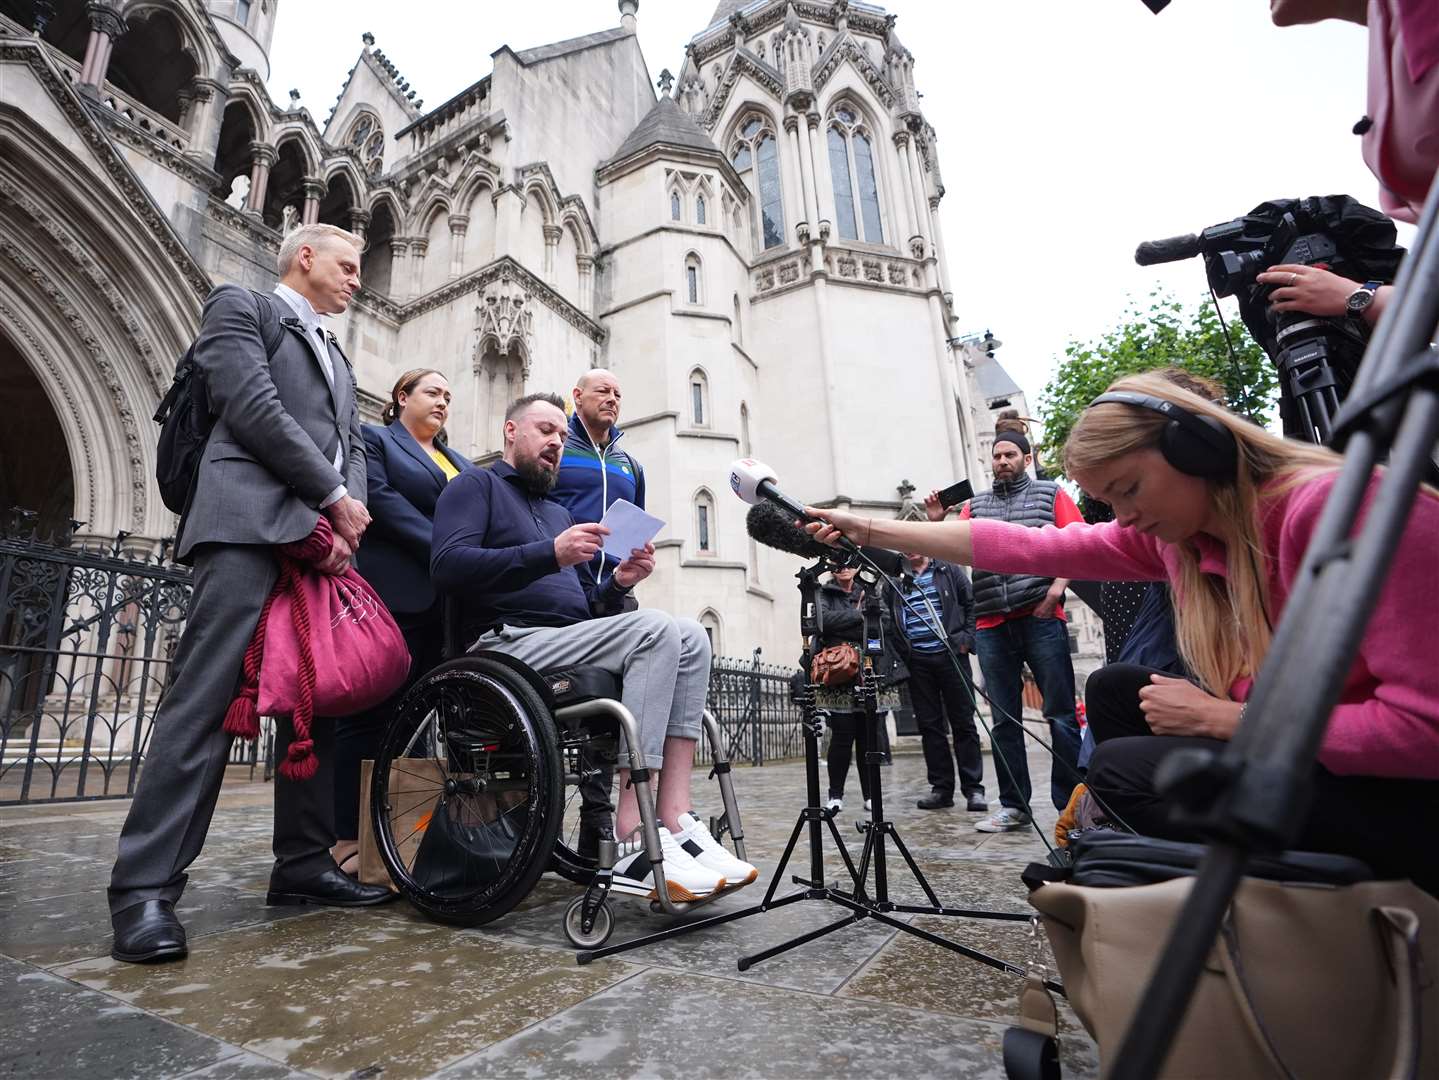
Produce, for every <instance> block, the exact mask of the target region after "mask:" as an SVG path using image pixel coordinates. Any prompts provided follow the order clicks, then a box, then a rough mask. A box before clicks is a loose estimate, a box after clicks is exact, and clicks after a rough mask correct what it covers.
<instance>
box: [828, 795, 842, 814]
mask: <svg viewBox="0 0 1439 1080" xmlns="http://www.w3.org/2000/svg"><path fill="white" fill-rule="evenodd" d="M824 808H825V809H826V810H828V811H829V812H830V813H832V814H838V813H839V812H840V811H841V810H843V809H844V800H843V799H837V798H835V797H834V796H833V795H831V796H830V797H829V798H828V799H826V800H825V801H824Z"/></svg>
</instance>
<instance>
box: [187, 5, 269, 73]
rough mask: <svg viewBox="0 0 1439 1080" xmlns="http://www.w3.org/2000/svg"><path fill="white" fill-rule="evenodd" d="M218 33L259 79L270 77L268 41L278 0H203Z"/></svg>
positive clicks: (241, 64) (242, 63)
mask: <svg viewBox="0 0 1439 1080" xmlns="http://www.w3.org/2000/svg"><path fill="white" fill-rule="evenodd" d="M205 6H206V7H207V8H208V9H209V11H210V15H211V16H212V17H213V18H214V20H215V26H216V27H217V28H218V29H219V31H220V37H222V38H223V39H224V41H225V44H226V45H227V46H229V48H230V51H231V52H232V53H234V54H235V56H236V57H238V58H239V61H240V66H241V67H243V68H251V69H252V70H254V71H255V72H256V73H257V74H258V75H259V76H260V78H261V80H263V81H268V80H269V78H270V42H271V41H273V40H274V38H275V16H276V13H277V12H278V10H279V7H280V0H269V2H268V3H261V0H206V3H205Z"/></svg>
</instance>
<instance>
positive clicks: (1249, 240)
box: [1134, 195, 1404, 443]
mask: <svg viewBox="0 0 1439 1080" xmlns="http://www.w3.org/2000/svg"><path fill="white" fill-rule="evenodd" d="M1394 239H1395V231H1394V223H1393V222H1392V221H1390V220H1389V218H1387V217H1385V216H1384V215H1383V214H1381V213H1380V212H1379V211H1377V210H1372V209H1370V208H1369V207H1367V206H1364V205H1363V204H1361V203H1359V202H1356V201H1355V200H1354V199H1352V198H1350V197H1349V196H1347V195H1323V196H1312V197H1310V198H1307V199H1277V200H1275V201H1273V202H1266V203H1261V204H1260V205H1259V206H1256V207H1255V208H1254V209H1253V210H1251V211H1250V212H1249V213H1248V214H1246V215H1244V216H1243V217H1239V218H1235V219H1234V220H1233V221H1226V222H1224V223H1223V224H1220V225H1213V226H1210V227H1209V228H1207V229H1205V230H1204V231H1202V232H1201V233H1199V235H1197V236H1195V235H1193V234H1190V235H1188V236H1175V237H1171V238H1169V239H1167V240H1150V241H1146V242H1145V243H1142V244H1140V245H1139V247H1138V248H1137V249H1136V250H1135V252H1134V261H1135V262H1137V263H1138V264H1139V265H1140V266H1152V265H1154V264H1156V263H1164V262H1176V261H1178V260H1180V259H1189V258H1193V257H1194V256H1196V255H1202V256H1203V257H1204V269H1205V272H1206V274H1207V275H1208V278H1209V287H1210V288H1211V289H1212V290H1213V291H1214V293H1215V295H1216V296H1234V297H1237V298H1238V300H1239V314H1240V316H1241V317H1242V318H1243V319H1244V325H1245V326H1247V327H1248V328H1249V332H1250V333H1251V334H1252V335H1254V340H1255V341H1257V342H1259V344H1260V346H1261V347H1262V348H1263V349H1264V351H1265V352H1266V353H1267V354H1268V355H1269V358H1270V360H1272V361H1273V362H1274V366H1275V367H1276V368H1278V370H1279V375H1280V396H1279V414H1280V418H1281V419H1282V420H1283V423H1284V433H1285V434H1286V435H1288V436H1291V437H1293V438H1302V439H1307V440H1309V441H1310V442H1319V443H1322V442H1326V441H1328V438H1329V434H1330V430H1331V425H1332V421H1333V418H1334V414H1335V413H1336V412H1337V411H1338V409H1339V403H1340V402H1341V401H1343V400H1344V398H1345V397H1346V396H1347V395H1348V393H1349V388H1350V387H1351V386H1352V385H1353V383H1354V374H1355V372H1356V371H1358V369H1359V361H1360V360H1361V359H1362V358H1363V356H1364V349H1365V347H1366V346H1367V345H1368V343H1369V328H1368V325H1367V324H1366V323H1365V322H1364V321H1363V319H1362V318H1358V317H1355V316H1316V315H1310V314H1307V313H1305V312H1302V311H1281V312H1276V311H1273V310H1271V309H1270V307H1269V298H1270V295H1271V294H1272V293H1273V291H1274V290H1273V287H1272V286H1269V285H1261V284H1259V283H1258V282H1257V281H1256V280H1255V278H1256V277H1257V276H1258V275H1259V274H1260V273H1261V272H1263V271H1264V270H1267V269H1268V268H1269V267H1271V266H1277V265H1280V264H1282V263H1292V264H1296V265H1300V266H1317V267H1320V268H1322V269H1325V270H1330V271H1333V272H1334V273H1336V274H1340V275H1342V276H1344V277H1348V278H1352V279H1354V280H1356V281H1383V282H1391V281H1393V280H1394V275H1395V273H1396V272H1397V271H1398V268H1399V262H1400V260H1401V259H1402V258H1403V257H1404V249H1403V248H1401V247H1398V246H1397V245H1396V244H1395V243H1394Z"/></svg>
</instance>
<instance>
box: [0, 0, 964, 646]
mask: <svg viewBox="0 0 1439 1080" xmlns="http://www.w3.org/2000/svg"><path fill="white" fill-rule="evenodd" d="M278 8H279V0H208V2H202V0H90V2H88V3H87V2H84V0H0V391H3V398H4V402H5V410H4V415H5V423H4V424H3V425H0V506H3V507H9V506H12V505H23V506H27V507H30V508H32V509H35V510H38V511H40V513H41V515H42V517H44V518H46V519H49V520H60V521H63V520H64V519H66V518H71V517H73V518H75V519H78V520H79V521H82V522H84V523H85V524H84V525H83V526H82V528H81V532H80V534H79V537H80V540H81V541H82V542H83V541H84V540H85V538H86V537H87V536H89V537H99V536H113V535H114V534H115V533H116V532H119V531H123V532H125V533H128V534H129V538H128V540H127V541H126V543H127V544H128V545H129V546H131V547H132V548H135V549H144V548H146V546H147V545H149V546H153V545H154V544H155V543H156V542H157V541H158V540H159V538H161V537H164V536H166V535H168V534H170V533H172V532H173V528H174V520H173V517H172V516H171V515H170V514H168V513H167V512H166V511H165V509H164V507H163V506H162V505H161V504H160V500H159V498H158V495H157V493H156V491H155V489H154V486H153V483H152V480H151V476H152V474H153V471H154V457H155V434H156V433H155V427H154V425H153V424H152V423H151V421H150V414H151V413H152V411H153V410H154V407H155V403H156V401H157V400H158V398H159V397H160V396H161V394H162V393H163V391H164V389H165V387H166V386H167V385H168V383H169V380H170V376H171V373H172V371H173V367H174V363H175V359H176V357H177V356H179V355H180V353H181V352H183V350H184V349H185V347H186V345H187V343H188V342H189V340H190V339H191V338H192V336H193V334H194V332H195V330H196V326H197V317H198V313H199V311H200V305H201V303H202V301H203V300H204V297H205V296H206V294H207V293H208V292H209V290H210V289H211V288H212V287H213V286H214V285H215V284H217V283H220V282H240V283H243V284H245V285H249V286H252V287H255V288H269V287H270V285H271V284H272V282H273V279H274V272H273V260H274V255H275V252H276V250H277V249H278V246H279V243H280V239H281V237H282V235H283V232H284V230H285V229H286V228H289V227H292V226H293V224H294V223H295V222H312V221H321V222H330V223H333V224H337V225H341V226H344V227H347V228H351V229H354V230H355V231H356V232H360V233H363V234H365V236H366V237H367V240H368V248H367V252H366V255H365V260H364V289H363V291H362V292H361V293H360V294H359V295H358V296H357V297H356V299H355V302H354V304H353V305H352V307H351V309H350V311H349V312H348V313H347V314H346V315H345V316H343V317H342V318H339V319H336V320H335V330H336V332H337V334H338V335H339V337H340V340H341V342H342V343H343V345H344V348H345V351H346V353H347V354H348V355H349V357H350V358H351V360H352V361H353V363H354V365H355V368H356V373H357V376H358V379H359V384H360V387H361V391H362V394H361V396H362V402H363V410H364V412H365V413H366V419H368V420H371V421H373V420H375V419H376V418H377V416H378V413H379V409H380V406H381V404H382V401H383V395H384V394H385V393H386V392H387V391H388V388H389V386H390V385H391V383H392V382H393V380H394V378H395V376H396V374H397V373H398V372H399V371H401V370H403V369H405V368H408V367H411V366H413V365H416V364H421V363H423V364H426V365H432V366H435V367H438V368H440V369H442V370H444V371H445V372H446V373H447V374H448V375H449V377H450V380H451V383H452V385H453V386H454V388H455V394H456V401H455V407H454V412H453V416H452V420H451V424H450V430H449V436H450V441H451V444H452V445H454V446H456V447H457V448H459V449H460V450H461V451H463V452H464V453H466V454H468V455H469V456H470V457H471V458H472V459H474V460H475V461H477V462H480V463H484V462H486V461H488V460H492V459H493V457H494V456H495V455H496V453H497V450H498V447H499V438H500V422H501V416H502V413H503V410H504V407H505V403H506V402H507V401H509V400H510V399H511V398H513V397H514V396H516V395H518V394H520V393H523V392H529V391H534V390H541V389H543V390H555V391H558V392H560V393H562V394H567V392H568V389H569V387H571V386H572V385H573V384H574V381H575V378H576V376H577V375H578V374H579V373H580V372H581V371H583V370H584V369H585V368H588V367H590V366H594V365H603V366H606V367H609V368H611V369H613V370H614V371H615V372H616V373H617V374H618V375H619V377H620V379H621V380H622V384H623V388H624V391H625V402H624V404H625V408H624V424H625V428H626V431H627V435H626V442H625V445H626V447H627V448H628V449H629V450H630V451H631V452H633V453H634V454H636V455H637V456H638V457H639V458H640V459H641V460H642V461H643V462H644V464H645V467H646V470H647V474H648V490H649V503H650V509H651V510H652V511H653V512H654V513H656V514H658V515H659V516H661V517H663V518H664V519H665V520H666V521H667V522H668V527H667V529H666V530H665V532H663V533H662V534H661V538H660V541H659V548H660V558H659V567H658V570H657V572H656V573H655V575H654V576H653V578H652V579H651V580H650V581H649V582H647V583H646V584H645V585H644V586H643V588H642V594H641V599H642V602H644V603H645V604H648V605H652V606H657V607H661V608H664V609H667V610H669V611H672V612H674V613H676V614H686V615H691V616H695V617H698V618H700V619H701V620H702V621H704V622H705V623H706V624H707V625H708V626H709V627H710V628H711V631H712V633H713V634H714V635H715V638H716V644H717V645H718V647H719V649H720V650H721V651H723V652H726V653H730V654H746V653H748V651H749V650H750V649H751V648H752V647H753V646H755V645H760V646H763V648H764V653H765V658H766V659H767V660H772V661H774V662H781V663H788V662H789V661H790V659H791V657H792V655H793V654H794V653H795V652H796V651H797V650H796V647H795V644H796V642H795V639H796V635H797V627H796V625H795V622H796V604H795V600H794V597H795V594H794V592H793V586H792V580H791V575H792V573H793V571H794V569H795V566H794V564H793V560H792V559H790V558H788V557H787V556H783V555H781V554H779V553H776V552H773V551H770V550H768V549H765V550H757V549H756V547H755V545H754V544H753V543H752V542H751V541H750V540H749V539H748V537H747V535H746V533H745V529H744V512H745V509H746V508H745V507H744V506H743V505H742V504H740V503H739V502H738V501H737V500H735V499H734V498H733V497H732V496H731V495H730V494H728V493H727V492H726V491H725V490H724V489H725V486H726V477H727V469H728V465H729V463H730V461H731V460H732V459H734V458H736V457H739V456H742V455H751V454H752V455H754V456H757V457H760V458H762V459H764V460H766V461H768V462H769V463H770V464H771V465H773V466H774V467H775V468H776V469H777V470H778V472H779V475H780V477H781V478H782V480H783V481H784V483H785V485H786V486H787V487H788V488H789V489H791V490H793V491H795V492H796V493H799V494H802V495H803V496H804V497H805V498H807V499H810V500H815V501H821V502H826V501H827V502H831V503H838V504H849V505H852V506H854V507H857V508H860V509H862V510H866V511H870V512H873V513H876V514H891V515H892V514H895V513H898V512H906V511H908V512H913V504H912V503H911V502H909V501H908V496H909V492H911V491H913V490H914V489H915V488H918V489H919V490H920V491H924V490H928V488H929V487H931V486H943V485H945V484H948V483H950V482H952V481H953V480H954V479H956V478H958V477H962V476H976V477H977V476H979V475H980V463H979V462H978V461H977V455H976V449H977V444H976V434H975V433H976V429H977V428H982V427H984V426H985V425H984V422H985V420H986V419H987V410H986V408H985V402H984V401H983V399H982V398H981V396H980V395H979V394H978V393H977V392H976V390H975V389H974V388H973V385H972V376H971V375H970V373H969V371H968V369H967V367H966V365H965V364H964V363H963V362H960V361H957V360H956V359H955V356H956V354H954V353H952V352H951V351H950V349H949V347H948V346H949V344H950V339H951V338H953V337H954V332H953V315H954V312H953V300H952V294H951V292H950V288H949V280H948V270H947V267H946V262H945V247H944V238H943V235H942V233H941V231H940V228H939V217H938V215H937V213H936V210H937V207H938V205H939V200H940V198H941V196H942V195H943V193H944V185H943V183H942V182H941V180H940V171H939V162H938V159H937V157H936V144H935V133H934V131H933V129H932V128H931V127H930V125H929V124H928V123H927V122H926V120H925V117H924V115H923V113H922V112H921V110H920V106H919V96H918V93H917V92H916V89H915V80H914V58H913V56H912V54H911V53H910V52H909V50H908V49H906V48H905V47H904V46H903V45H902V44H901V43H900V41H899V39H898V37H897V36H896V33H895V21H896V20H895V18H894V17H893V16H890V15H887V14H886V13H885V12H884V11H883V10H882V9H881V8H878V7H875V6H873V5H871V4H868V3H861V2H859V0H796V2H786V0H753V2H750V3H743V2H741V0H723V2H721V3H720V5H719V7H718V9H717V10H716V11H715V12H714V14H713V15H712V17H711V18H710V19H709V21H708V23H707V24H706V25H704V26H703V27H702V28H701V29H700V31H699V33H698V34H696V36H695V37H694V38H693V39H692V40H691V41H690V43H689V45H688V46H687V48H686V51H685V56H684V58H683V62H682V64H681V65H680V67H679V74H678V76H671V75H670V73H669V72H668V71H664V72H662V73H661V75H660V76H659V78H658V80H655V79H653V78H652V77H651V73H650V71H649V69H648V67H647V65H646V62H645V58H644V56H643V55H642V54H641V52H640V49H639V45H638V42H637V39H636V37H635V33H634V30H635V19H636V17H637V8H638V3H637V0H620V3H619V12H620V22H621V25H620V26H618V27H616V28H614V29H610V30H602V31H599V32H597V33H591V34H588V35H585V36H583V37H577V38H572V39H569V40H566V41H561V42H557V43H555V44H553V45H546V46H543V47H540V48H533V49H527V50H523V51H518V52H517V51H515V50H513V49H510V48H509V47H501V48H499V49H498V50H496V51H495V52H494V53H493V54H492V57H491V59H492V67H491V70H490V71H489V73H488V74H485V75H483V77H481V78H479V79H478V81H476V82H475V83H473V84H472V85H471V86H469V87H467V88H466V89H464V90H462V91H461V92H460V93H458V94H456V95H455V96H454V97H452V98H450V99H449V100H448V101H445V102H443V103H441V104H439V105H437V106H433V107H427V106H426V105H424V104H423V103H422V101H421V100H420V99H419V98H418V97H417V96H416V95H417V93H418V91H417V90H416V89H414V88H411V86H410V84H409V83H408V82H407V81H406V80H405V78H404V77H403V76H402V75H401V73H400V72H399V71H398V70H397V69H396V66H395V65H394V63H392V62H391V60H390V59H388V58H387V57H386V56H385V55H384V54H383V53H382V52H381V51H380V50H379V49H378V48H376V47H375V42H374V38H373V37H372V36H370V35H369V34H366V35H365V36H364V47H363V49H362V50H361V51H360V52H359V55H358V56H357V58H356V61H355V65H354V67H353V68H352V69H351V71H350V72H349V75H348V77H347V78H346V79H345V80H344V83H343V86H342V88H341V90H340V94H339V98H338V100H337V101H336V103H335V106H334V108H333V109H332V110H331V111H330V113H329V115H328V116H327V117H325V118H324V119H323V120H320V119H319V118H317V117H316V116H315V115H313V114H312V113H311V112H310V111H309V110H308V109H306V108H303V107H300V105H299V103H298V101H296V100H293V98H294V95H292V100H290V101H287V102H276V101H274V100H273V99H272V98H271V96H270V94H269V93H268V91H267V89H266V81H267V79H268V78H269V57H268V50H269V47H270V43H271V41H272V39H273V36H274V34H275V33H276V30H277V16H278ZM702 13H703V12H702V11H701V14H702ZM280 32H283V27H281V28H280ZM656 85H658V86H659V88H660V93H659V96H658V97H657V96H656V93H655V89H654V87H655V86H656ZM972 403H973V404H972ZM976 410H977V411H976ZM906 481H912V484H911V483H906Z"/></svg>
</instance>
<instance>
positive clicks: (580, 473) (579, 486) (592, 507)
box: [550, 413, 645, 587]
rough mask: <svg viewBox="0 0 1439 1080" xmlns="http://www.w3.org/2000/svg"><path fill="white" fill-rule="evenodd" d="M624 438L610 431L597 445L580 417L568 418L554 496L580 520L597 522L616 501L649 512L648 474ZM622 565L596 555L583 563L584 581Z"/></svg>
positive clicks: (602, 554) (591, 582) (615, 559)
mask: <svg viewBox="0 0 1439 1080" xmlns="http://www.w3.org/2000/svg"><path fill="white" fill-rule="evenodd" d="M622 435H624V432H623V431H621V430H620V429H619V428H617V427H611V428H610V433H609V441H607V442H606V443H605V445H604V446H603V447H597V446H595V444H594V440H592V439H591V438H590V433H589V432H588V431H586V430H585V425H584V421H582V420H581V419H580V415H579V413H575V414H574V415H573V416H571V417H570V431H569V435H568V436H567V437H566V438H565V453H564V457H562V458H560V472H559V475H558V476H557V477H556V478H555V489H554V490H553V491H551V492H550V498H552V499H554V500H555V502H557V503H559V504H560V505H561V506H563V507H564V508H565V509H566V510H568V511H569V512H570V513H571V514H573V515H574V518H575V520H576V521H599V520H600V519H601V518H603V517H604V516H605V511H606V510H608V509H609V508H610V504H611V503H613V502H614V501H615V500H616V499H626V500H628V501H629V502H632V503H634V504H635V505H636V506H638V507H639V508H640V509H641V510H643V509H644V508H645V471H644V469H642V468H640V463H639V462H638V461H636V460H635V459H634V458H633V457H631V456H630V455H629V454H627V453H625V451H623V450H621V449H620V448H619V445H618V444H619V441H620V437H621V436H622ZM619 563H620V560H619V558H618V557H617V556H615V555H607V554H606V553H605V552H603V551H597V552H595V557H594V558H593V559H591V560H590V561H589V562H588V563H582V564H581V565H580V567H579V574H580V581H582V582H583V583H584V584H585V585H586V586H587V587H588V586H592V585H594V583H595V578H596V576H606V577H607V576H608V575H610V574H612V573H614V569H615V567H616V566H618V565H619ZM602 568H603V575H601V574H600V571H601V569H602Z"/></svg>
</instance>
